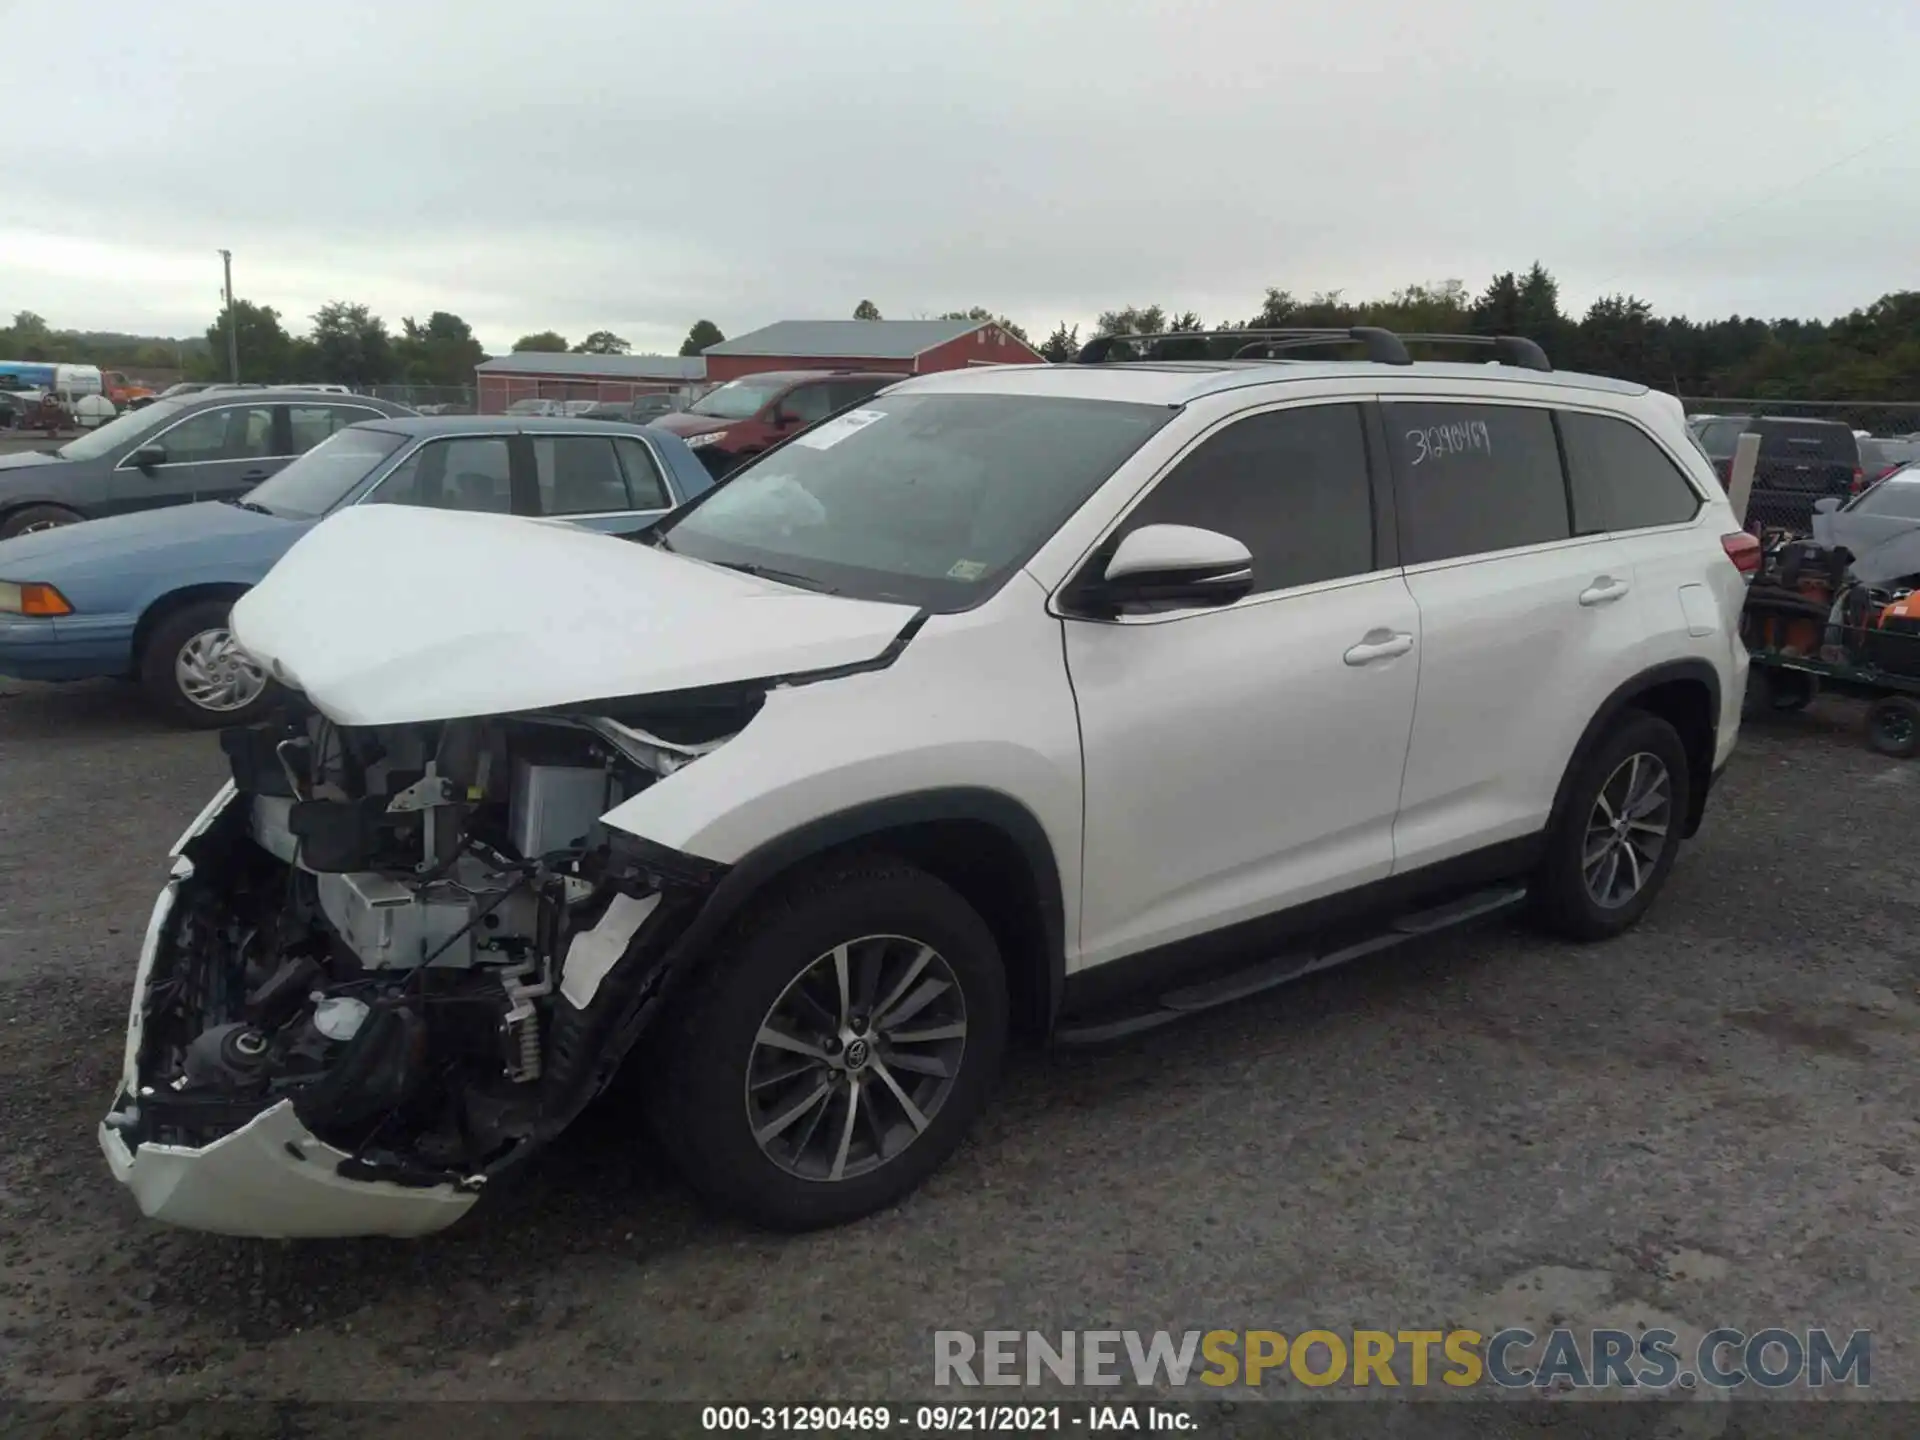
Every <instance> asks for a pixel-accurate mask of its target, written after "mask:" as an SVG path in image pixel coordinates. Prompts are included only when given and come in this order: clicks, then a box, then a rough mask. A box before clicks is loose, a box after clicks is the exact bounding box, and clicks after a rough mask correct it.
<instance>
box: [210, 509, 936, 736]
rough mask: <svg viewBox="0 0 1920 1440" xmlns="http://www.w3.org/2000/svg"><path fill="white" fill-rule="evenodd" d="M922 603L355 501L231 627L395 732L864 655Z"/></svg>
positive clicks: (505, 524)
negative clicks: (818, 588) (832, 590)
mask: <svg viewBox="0 0 1920 1440" xmlns="http://www.w3.org/2000/svg"><path fill="white" fill-rule="evenodd" d="M915 613H916V612H915V610H914V609H913V607H911V606H908V605H894V604H887V603H883V602H880V601H868V600H849V599H844V598H842V597H839V596H834V595H816V594H812V593H809V592H807V591H804V590H796V589H793V588H791V587H789V586H785V585H777V584H774V583H773V582H771V581H765V580H758V579H755V578H753V577H751V576H747V575H741V574H737V573H735V572H733V571H730V570H723V569H719V568H718V567H715V566H711V565H704V564H702V563H700V562H699V561H695V560H689V559H686V558H684V557H681V556H676V555H672V554H668V553H666V552H663V551H659V550H654V549H651V548H649V547H647V546H644V545H639V544H635V543H634V542H632V541H628V540H619V539H615V538H613V537H611V536H606V535H597V534H593V533H591V532H589V531H585V530H579V529H575V528H574V527H572V526H570V525H566V524H563V523H557V522H556V523H546V522H541V521H533V520H521V519H513V518H511V517H508V516H501V515H475V514H463V513H458V512H451V511H432V510H422V509H413V508H410V507H406V506H399V505H361V506H355V507H353V508H351V509H348V510H344V511H342V512H341V513H340V514H338V515H335V516H333V517H332V518H331V519H329V520H326V521H324V522H322V523H321V524H320V525H318V526H316V527H315V528H314V529H313V530H312V531H311V532H309V533H308V534H307V535H305V536H303V537H302V538H301V539H300V541H299V542H298V543H297V544H295V545H294V547H293V548H292V549H291V550H289V551H288V552H287V554H286V556H285V558H284V559H282V560H281V561H280V563H279V564H278V565H276V566H274V568H273V570H272V571H271V572H269V574H268V575H267V578H266V579H265V580H263V581H262V582H261V583H260V584H259V585H257V586H255V587H254V588H253V589H252V590H250V591H248V592H247V594H246V595H245V596H243V597H242V598H241V599H240V601H239V602H238V603H237V604H236V605H235V606H234V610H233V629H234V634H235V637H236V638H237V639H238V640H239V641H240V643H241V645H242V646H244V647H245V648H246V650H247V651H248V652H249V653H250V654H252V655H253V656H254V657H255V658H257V659H259V660H260V661H262V662H263V663H265V664H266V665H267V666H268V667H269V669H270V670H271V671H272V673H273V674H274V676H275V677H276V678H277V679H279V680H280V681H281V682H282V683H283V684H286V685H289V686H292V687H293V688H295V689H298V690H301V691H304V692H305V694H306V696H307V698H308V699H309V700H310V701H312V702H313V704H314V705H315V706H317V707H318V708H319V709H320V711H321V712H322V713H323V714H325V715H327V716H328V717H330V718H331V719H333V720H335V721H336V722H338V723H340V724H343V725H400V724H409V723H413V722H417V721H423V720H449V719H457V718H460V717H464V716H474V715H500V714H510V713H513V712H515V711H522V710H536V709H543V708H546V707H549V706H555V705H569V704H577V703H580V702H583V701H588V700H600V699H608V698H611V697H616V696H628V695H655V694H665V693H668V692H671V691H675V690H686V689H692V688H695V687H699V686H706V685H723V684H728V683H730V682H734V681H741V680H754V679H764V678H770V677H773V676H778V675H789V674H796V673H800V672H805V671H810V670H823V669H832V668H835V667H838V666H842V665H853V664H859V663H861V662H863V661H868V660H873V659H876V658H878V657H879V656H880V654H881V653H882V652H883V651H885V650H886V648H887V646H888V645H889V644H890V643H891V642H892V641H893V640H894V639H895V637H897V636H898V635H899V634H900V632H901V630H903V629H904V628H905V627H906V625H907V623H908V622H909V621H910V620H912V619H913V617H914V615H915Z"/></svg>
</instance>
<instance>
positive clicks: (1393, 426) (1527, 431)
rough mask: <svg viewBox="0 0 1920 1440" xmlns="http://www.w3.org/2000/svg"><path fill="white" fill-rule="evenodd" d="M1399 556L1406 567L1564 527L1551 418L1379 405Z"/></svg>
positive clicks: (1514, 410)
mask: <svg viewBox="0 0 1920 1440" xmlns="http://www.w3.org/2000/svg"><path fill="white" fill-rule="evenodd" d="M1385 410H1386V419H1387V440H1388V444H1389V445H1390V446H1391V447H1392V451H1393V460H1394V477H1395V491H1394V493H1395V499H1396V509H1397V511H1398V514H1399V526H1400V554H1401V558H1402V560H1404V561H1405V563H1407V564H1409V565H1419V564H1424V563H1426V562H1428V561H1433V560H1451V559H1454V558H1455V557H1457V556H1462V555H1483V554H1487V553H1489V552H1492V551H1496V550H1512V549H1515V548H1517V547H1519V546H1523V545H1541V544H1545V543H1546V542H1548V541H1551V540H1564V539H1566V538H1567V537H1568V536H1569V535H1571V534H1572V533H1573V531H1572V526H1571V524H1570V522H1569V518H1568V514H1567V485H1566V480H1565V478H1564V476H1563V475H1562V473H1561V469H1560V445H1559V442H1558V440H1556V439H1555V437H1554V433H1553V416H1552V415H1551V413H1550V412H1548V411H1546V410H1535V409H1528V408H1525V407H1522V406H1518V405H1480V404H1474V403H1472V402H1461V403H1457V404H1455V403H1450V402H1443V403H1439V404H1418V405H1406V404H1400V405H1388V406H1386V407H1385Z"/></svg>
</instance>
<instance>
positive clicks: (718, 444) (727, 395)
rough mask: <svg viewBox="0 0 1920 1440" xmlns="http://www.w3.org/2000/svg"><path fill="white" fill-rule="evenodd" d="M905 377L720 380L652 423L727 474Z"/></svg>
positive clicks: (776, 375) (790, 374)
mask: <svg viewBox="0 0 1920 1440" xmlns="http://www.w3.org/2000/svg"><path fill="white" fill-rule="evenodd" d="M903 378H904V377H903V376H900V375H882V374H860V373H858V372H855V371H850V370H849V371H839V370H770V371H767V372H766V373H764V374H760V375H749V376H747V377H746V378H745V379H743V380H730V381H728V382H727V383H726V384H725V385H719V386H716V387H714V388H713V389H712V390H709V391H708V392H707V393H706V394H705V395H702V396H701V397H700V398H699V399H698V400H696V401H694V402H693V404H691V405H689V406H688V407H687V408H686V409H685V410H680V411H676V412H675V413H673V414H671V415H663V416H661V417H660V418H659V419H658V420H654V421H652V422H650V423H652V424H654V425H657V426H659V427H660V428H661V429H662V430H670V431H672V432H673V433H674V434H675V435H678V436H680V438H681V439H683V440H685V441H686V442H687V444H688V445H690V446H691V447H692V448H693V449H694V451H695V452H696V453H697V454H698V455H699V456H700V459H701V460H702V462H704V463H705V465H706V466H707V468H708V469H709V470H711V471H713V473H714V474H715V475H725V474H727V473H728V472H729V471H730V470H732V469H734V468H735V467H736V466H739V465H742V464H744V463H746V462H747V461H748V460H751V459H752V458H753V457H754V456H756V455H758V454H760V453H761V452H762V451H763V450H766V449H768V448H769V447H771V446H774V445H777V444H779V443H780V442H781V441H782V440H785V439H786V438H787V437H788V436H789V435H792V434H794V433H795V432H797V431H799V430H801V429H802V428H804V427H805V426H808V425H812V424H815V423H817V422H818V421H821V420H824V419H826V418H827V416H829V415H831V414H833V413H834V412H835V411H838V410H844V409H846V408H847V406H849V405H857V404H859V403H860V402H861V401H862V400H865V399H866V398H867V397H868V396H870V395H874V394H877V393H878V392H879V391H882V390H884V389H886V388H887V387H888V386H889V385H897V384H899V383H900V381H901V380H902V379H903Z"/></svg>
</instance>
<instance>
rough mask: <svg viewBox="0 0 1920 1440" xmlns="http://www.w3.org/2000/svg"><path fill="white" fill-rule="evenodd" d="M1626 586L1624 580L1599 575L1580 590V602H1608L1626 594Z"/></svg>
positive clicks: (1601, 603) (1596, 603)
mask: <svg viewBox="0 0 1920 1440" xmlns="http://www.w3.org/2000/svg"><path fill="white" fill-rule="evenodd" d="M1627 588H1628V587H1627V582H1626V581H1624V580H1616V579H1614V578H1613V577H1612V576H1611V575H1601V576H1598V577H1596V578H1595V580H1594V582H1593V583H1592V584H1591V585H1589V586H1588V587H1587V588H1586V589H1584V590H1582V591H1581V592H1580V603H1581V604H1582V605H1587V606H1593V605H1606V604H1610V603H1611V602H1613V601H1615V600H1618V599H1619V598H1620V597H1621V596H1622V595H1624V594H1626V593H1627Z"/></svg>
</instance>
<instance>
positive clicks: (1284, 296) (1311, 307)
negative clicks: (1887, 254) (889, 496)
mask: <svg viewBox="0 0 1920 1440" xmlns="http://www.w3.org/2000/svg"><path fill="white" fill-rule="evenodd" d="M1353 325H1378V326H1382V327H1384V328H1386V329H1389V330H1394V331H1397V332H1399V333H1401V334H1469V335H1520V336H1524V337H1526V338H1527V339H1529V340H1533V341H1536V342H1538V344H1539V345H1540V346H1541V348H1543V349H1544V350H1545V351H1546V352H1547V356H1548V358H1549V359H1550V360H1552V362H1553V364H1554V365H1555V366H1556V367H1557V368H1559V369H1562V370H1583V371H1587V372H1589V373H1592V374H1597V375H1613V376H1617V377H1619V378H1621V379H1624V380H1636V381H1639V382H1641V383H1642V384H1645V385H1650V386H1653V387H1654V388H1656V389H1660V390H1666V391H1670V392H1672V393H1674V394H1678V395H1687V396H1697V397H1713V396H1727V397H1741V398H1755V399H1763V400H1786V399H1795V398H1799V399H1818V400H1854V401H1870V402H1888V401H1920V291H1914V290H1902V291H1893V292H1890V293H1888V294H1886V295H1883V296H1881V297H1880V298H1879V299H1878V300H1876V301H1874V302H1873V303H1872V304H1871V305H1868V306H1866V307H1865V308H1863V309H1859V310H1855V311H1853V312H1852V313H1851V314H1848V315H1845V316H1842V317H1841V318H1839V319H1837V320H1791V319H1787V320H1761V319H1758V318H1755V317H1745V316H1739V315H1735V316H1731V317H1729V318H1727V319H1724V320H1709V321H1697V320H1689V319H1687V318H1685V317H1683V316H1661V315H1656V314H1654V312H1653V307H1652V305H1650V304H1648V303H1647V302H1646V301H1645V300H1642V299H1640V298H1638V297H1637V296H1633V295H1625V294H1616V295H1604V296H1602V297H1600V298H1599V299H1597V300H1595V301H1594V302H1593V303H1592V304H1591V305H1589V306H1588V307H1587V309H1586V311H1585V313H1584V314H1582V315H1581V316H1579V317H1578V318H1577V319H1576V318H1574V317H1573V316H1570V315H1568V314H1566V313H1565V312H1563V311H1562V310H1561V308H1560V286H1559V282H1558V281H1556V280H1555V279H1554V278H1553V275H1552V274H1551V273H1550V272H1549V271H1548V270H1547V269H1546V268H1545V267H1544V266H1542V265H1540V264H1539V263H1538V262H1536V263H1535V264H1534V265H1533V266H1532V267H1531V268H1530V269H1528V270H1527V271H1525V272H1524V273H1520V272H1515V271H1507V272H1506V273H1504V274H1500V275H1496V276H1494V277H1493V279H1492V280H1491V281H1490V282H1489V283H1488V284H1487V287H1486V288H1485V289H1484V290H1482V291H1480V292H1479V293H1478V294H1474V293H1472V292H1470V291H1469V290H1468V289H1467V287H1466V285H1465V284H1464V283H1463V282H1461V281H1459V280H1445V281H1441V282H1440V283H1438V284H1429V285H1410V286H1408V287H1406V288H1405V289H1402V290H1396V291H1394V292H1393V293H1392V294H1390V295H1388V296H1387V297H1386V298H1385V299H1381V300H1365V301H1352V300H1348V299H1347V298H1346V297H1345V296H1344V295H1343V294H1342V293H1341V292H1339V291H1329V292H1325V293H1322V294H1318V295H1313V296H1311V297H1309V298H1307V299H1304V300H1303V299H1300V298H1299V297H1297V296H1295V295H1294V294H1293V293H1292V292H1290V291H1287V290H1281V289H1277V288H1276V289H1269V290H1268V291H1267V294H1266V299H1265V301H1264V302H1263V303H1262V304H1261V306H1260V309H1259V311H1258V312H1257V313H1256V314H1254V315H1252V316H1249V317H1248V318H1246V319H1244V320H1232V321H1227V322H1224V323H1220V324H1215V325H1212V326H1206V325H1203V324H1202V323H1201V320H1200V317H1199V316H1198V315H1196V314H1195V313H1194V312H1192V311H1191V310H1189V311H1184V312H1179V313H1176V312H1174V311H1173V310H1172V309H1171V308H1170V307H1166V306H1160V305H1149V306H1129V307H1126V308H1124V309H1119V310H1109V311H1106V312H1105V313H1103V314H1102V315H1101V316H1100V317H1099V320H1098V322H1097V324H1096V325H1095V327H1094V331H1093V336H1089V337H1088V338H1090V339H1091V338H1093V337H1094V336H1102V335H1117V336H1125V335H1141V334H1155V333H1165V332H1172V331H1186V330H1202V329H1214V330H1235V329H1254V328H1261V329H1288V328H1295V327H1299V328H1313V329H1317V328H1321V327H1328V328H1345V327H1348V326H1353ZM1080 343H1081V341H1080V334H1079V330H1078V327H1075V326H1069V325H1067V324H1065V323H1062V324H1061V325H1059V326H1058V327H1056V328H1055V330H1054V331H1053V333H1052V334H1050V335H1049V336H1048V337H1047V338H1046V340H1044V341H1043V342H1041V344H1040V345H1039V346H1038V347H1037V348H1038V349H1039V350H1040V352H1041V354H1043V355H1045V356H1046V357H1047V358H1048V359H1049V360H1065V359H1069V358H1071V357H1072V355H1073V354H1074V352H1075V351H1076V350H1078V348H1079V346H1080ZM1241 343H1242V342H1240V341H1237V340H1234V339H1231V338H1228V339H1221V340H1197V339H1196V340H1192V341H1180V340H1173V341H1167V342H1162V343H1161V345H1160V346H1159V347H1158V348H1157V350H1156V352H1155V353H1157V354H1158V355H1159V356H1160V357H1162V358H1180V357H1183V356H1184V357H1187V358H1202V357H1205V358H1223V357H1225V356H1229V355H1231V354H1233V352H1234V351H1235V350H1237V349H1238V348H1240V345H1241ZM1411 348H1412V350H1413V351H1414V353H1415V355H1416V357H1419V356H1421V355H1422V354H1423V353H1424V354H1425V355H1426V356H1428V357H1434V356H1444V357H1445V358H1450V359H1462V358H1465V359H1472V358H1474V352H1472V351H1461V350H1458V349H1448V350H1444V351H1442V350H1439V349H1437V348H1434V347H1421V346H1418V345H1415V346H1413V347H1411Z"/></svg>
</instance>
